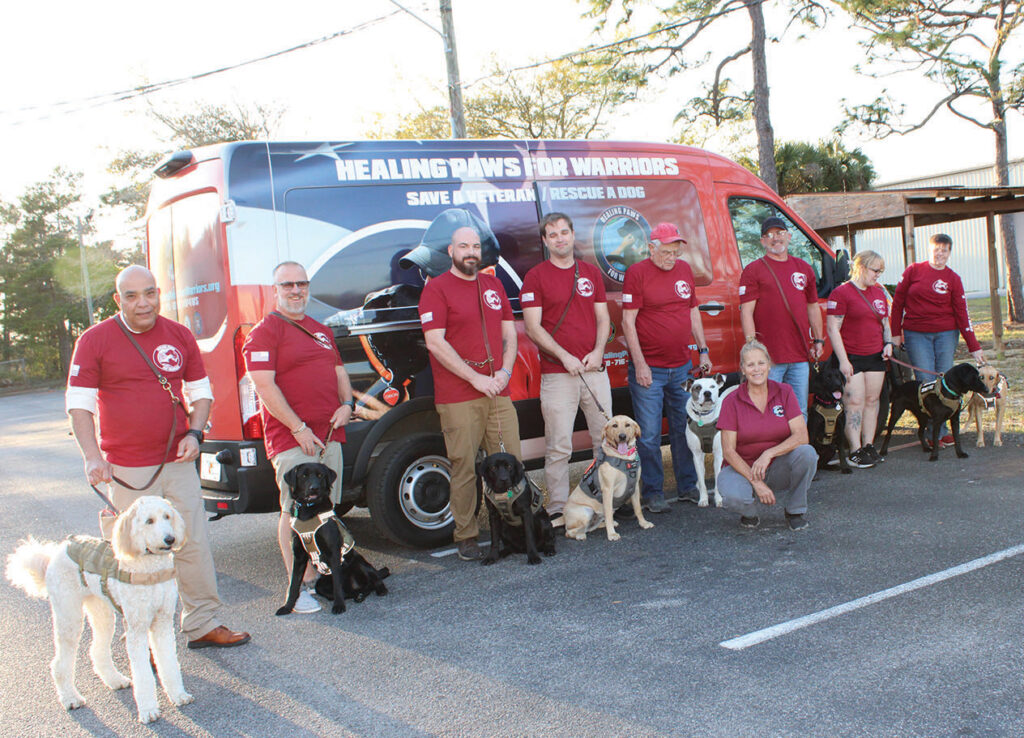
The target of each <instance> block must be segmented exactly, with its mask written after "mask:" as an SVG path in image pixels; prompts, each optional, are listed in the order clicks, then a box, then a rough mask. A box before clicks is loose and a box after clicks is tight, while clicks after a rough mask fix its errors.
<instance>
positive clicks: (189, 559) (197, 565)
mask: <svg viewBox="0 0 1024 738" xmlns="http://www.w3.org/2000/svg"><path fill="white" fill-rule="evenodd" d="M156 469H157V467H156V466H117V465H114V474H116V475H117V476H118V477H120V478H121V479H123V480H124V481H126V482H127V483H128V484H130V485H132V486H133V487H141V486H142V485H144V484H145V483H146V482H148V481H149V478H150V477H151V476H153V472H155V471H156ZM143 495H154V496H156V497H163V498H164V499H166V500H167V501H168V502H170V503H171V505H173V506H174V509H175V510H177V511H178V514H179V515H181V517H183V518H184V519H185V533H186V535H187V537H188V540H187V541H186V542H185V545H184V546H183V547H182V549H181V550H180V551H178V552H177V553H176V554H174V568H175V570H176V571H177V579H178V597H180V598H181V630H182V632H184V634H185V636H186V637H187V638H188V639H189V640H195V639H196V638H201V637H202V636H204V635H206V634H207V633H209V632H210V631H211V630H213V629H214V628H216V627H217V626H218V625H220V624H221V622H220V620H218V619H217V613H218V611H219V610H220V608H221V601H220V596H219V595H218V594H217V572H216V570H215V569H214V566H213V553H212V552H211V551H210V538H209V535H208V532H207V530H206V510H205V508H204V507H203V494H202V490H201V489H200V487H199V475H198V474H196V466H195V464H194V463H193V462H188V463H178V464H176V463H168V464H166V465H165V466H164V468H163V471H162V472H160V476H159V477H157V479H156V481H155V482H153V486H152V487H150V488H149V489H147V490H144V491H142V492H136V491H135V490H131V489H128V488H127V487H123V486H121V485H120V484H118V483H117V482H111V483H110V499H111V501H112V502H113V503H114V507H116V508H117V509H118V510H124V509H125V508H127V507H128V506H129V505H131V504H132V503H133V502H135V500H136V499H138V498H139V497H142V496H143Z"/></svg>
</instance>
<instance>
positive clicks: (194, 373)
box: [68, 316, 206, 466]
mask: <svg viewBox="0 0 1024 738" xmlns="http://www.w3.org/2000/svg"><path fill="white" fill-rule="evenodd" d="M115 319H116V318H107V319H106V320H104V321H103V322H102V323H100V324H99V325H95V326H93V327H92V328H90V329H89V330H87V331H86V332H85V333H83V334H82V336H81V338H79V339H78V343H77V344H76V345H75V354H74V356H73V357H72V358H71V369H70V372H69V375H68V386H69V387H86V388H89V389H98V390H99V392H98V393H97V406H96V409H97V413H98V414H99V417H100V450H101V451H103V453H104V455H105V456H106V457H107V461H109V462H110V463H111V464H117V465H118V466H155V465H157V464H159V463H161V462H162V461H163V460H164V451H165V449H166V448H167V435H168V434H169V433H170V432H171V425H172V423H173V422H174V419H173V415H172V412H173V413H176V414H177V417H178V426H177V430H176V432H175V437H174V442H173V444H172V446H171V452H170V457H169V459H168V461H173V460H174V458H175V456H176V455H177V448H178V443H179V442H180V441H181V439H182V438H184V436H185V433H186V432H187V431H188V416H187V415H186V414H185V408H184V405H182V404H178V405H172V404H171V400H170V398H169V397H168V396H167V390H165V389H164V388H163V387H161V386H160V382H158V381H157V378H156V375H154V374H153V370H152V369H150V368H149V366H148V365H147V364H146V362H145V361H144V360H143V358H142V357H141V356H139V352H138V351H137V350H136V349H135V347H134V346H132V344H131V341H129V340H128V337H127V336H125V335H124V333H122V331H121V328H120V327H119V326H118V325H117V324H116V323H115V322H114V321H115ZM132 337H133V338H134V339H135V340H136V342H138V344H139V346H141V347H142V350H143V351H145V352H146V355H147V356H149V358H150V361H152V362H153V363H154V364H155V365H156V367H157V369H159V370H160V372H161V374H163V375H164V376H165V377H166V378H167V381H168V382H170V384H171V389H172V390H174V394H175V396H176V397H178V399H182V397H183V396H182V391H181V386H182V383H183V382H195V381H198V380H200V379H203V378H204V377H206V369H205V368H204V367H203V360H202V357H201V356H200V354H199V346H198V345H196V339H195V337H194V336H193V335H192V333H191V332H190V331H189V330H188V328H186V327H185V326H183V325H181V324H180V323H175V322H174V321H173V320H168V319H167V318H165V317H163V316H159V317H157V319H156V325H154V326H153V327H152V328H150V329H149V330H148V331H146V332H145V333H132Z"/></svg>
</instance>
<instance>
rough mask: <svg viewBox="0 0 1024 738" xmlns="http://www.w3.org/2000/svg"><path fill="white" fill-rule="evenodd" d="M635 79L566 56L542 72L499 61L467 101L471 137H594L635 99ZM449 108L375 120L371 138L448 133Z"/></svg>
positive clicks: (606, 65) (611, 65) (443, 135)
mask: <svg viewBox="0 0 1024 738" xmlns="http://www.w3.org/2000/svg"><path fill="white" fill-rule="evenodd" d="M635 96H636V83H635V81H633V80H632V79H630V78H628V77H625V76H623V75H622V74H621V73H620V70H619V69H618V68H617V65H616V64H614V63H611V62H604V61H600V60H596V59H588V60H584V61H580V62H573V61H569V60H567V59H563V60H560V61H557V62H554V63H553V64H551V65H549V66H547V67H546V68H544V70H543V71H541V72H536V71H533V70H531V71H530V72H512V71H509V70H507V69H503V68H501V67H500V66H498V65H495V66H494V68H493V69H492V75H491V77H490V78H489V79H488V80H486V81H485V82H483V83H482V84H481V88H480V90H479V91H478V92H476V93H474V94H471V95H468V96H467V97H466V101H465V113H466V135H467V137H469V138H591V137H593V136H600V135H602V134H604V133H605V128H604V126H605V122H606V120H607V118H608V115H609V114H610V113H611V112H612V111H613V110H615V108H617V107H618V106H619V105H621V104H622V103H624V102H626V101H628V100H632V99H634V97H635ZM449 135H450V126H449V123H448V108H447V107H446V106H445V107H442V106H440V105H437V106H434V107H432V108H427V109H425V110H420V111H419V112H417V113H413V114H411V115H409V116H406V117H405V118H403V119H402V120H401V121H400V122H399V123H398V125H396V126H394V127H390V128H389V127H387V126H385V125H381V124H380V122H378V125H376V126H375V129H374V130H373V131H372V132H370V133H369V136H370V137H371V138H414V139H429V138H447V137H448V136H449Z"/></svg>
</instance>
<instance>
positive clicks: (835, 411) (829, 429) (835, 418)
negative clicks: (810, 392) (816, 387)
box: [811, 395, 843, 446]
mask: <svg viewBox="0 0 1024 738" xmlns="http://www.w3.org/2000/svg"><path fill="white" fill-rule="evenodd" d="M811 409H812V410H814V412H816V413H817V414H818V415H819V416H821V419H822V420H824V421H825V435H824V436H823V437H822V439H821V442H822V444H823V445H825V446H828V445H829V444H831V443H832V442H833V441H834V440H835V435H836V425H837V424H838V422H839V415H840V413H842V412H843V403H842V402H840V401H839V400H836V401H835V402H833V403H832V404H825V403H823V402H821V401H820V400H819V399H818V397H817V395H815V397H814V404H813V405H811Z"/></svg>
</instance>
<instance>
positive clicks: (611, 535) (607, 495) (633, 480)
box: [562, 415, 654, 541]
mask: <svg viewBox="0 0 1024 738" xmlns="http://www.w3.org/2000/svg"><path fill="white" fill-rule="evenodd" d="M639 437H640V426H639V425H637V423H636V421H635V420H633V419H632V418H630V417H628V416H626V415H616V416H615V417H614V418H612V419H611V420H609V421H608V422H607V423H605V426H604V440H603V441H602V443H601V448H600V450H599V451H598V452H597V456H596V457H595V458H594V463H593V464H591V465H590V468H589V469H587V471H586V473H585V474H584V475H583V479H581V480H580V483H579V484H578V485H577V486H576V489H574V490H573V491H572V494H570V495H569V499H568V501H567V502H566V503H565V509H564V510H563V511H562V514H563V515H564V516H565V535H566V537H567V538H575V539H576V540H577V541H585V540H586V539H587V533H589V532H590V531H592V530H595V529H596V528H598V527H600V526H601V524H602V523H604V527H605V530H606V531H607V533H608V540H609V541H617V540H619V537H620V536H619V534H618V533H616V532H615V526H616V525H617V523H616V522H615V517H614V516H615V511H616V510H618V509H619V508H620V507H622V505H624V504H625V503H626V501H627V500H632V502H633V512H634V513H636V520H637V522H638V523H640V527H641V528H653V527H654V523H650V522H648V521H647V519H646V518H644V513H643V510H642V509H641V507H640V456H639V454H638V453H637V448H636V439H637V438H639Z"/></svg>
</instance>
